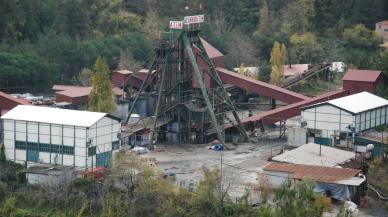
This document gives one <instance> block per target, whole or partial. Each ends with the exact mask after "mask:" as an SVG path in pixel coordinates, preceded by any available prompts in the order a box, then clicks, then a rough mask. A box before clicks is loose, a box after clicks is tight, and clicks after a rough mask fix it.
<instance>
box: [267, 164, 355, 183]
mask: <svg viewBox="0 0 388 217" xmlns="http://www.w3.org/2000/svg"><path fill="white" fill-rule="evenodd" d="M263 170H264V171H275V172H286V173H289V174H291V175H290V176H289V177H290V178H293V179H299V180H305V179H310V180H313V181H316V182H325V183H333V184H339V183H341V181H343V180H350V179H352V178H353V177H355V176H356V175H357V174H358V173H360V170H357V169H350V168H336V167H325V166H312V165H304V164H290V163H278V162H270V163H268V164H267V165H265V166H264V167H263Z"/></svg>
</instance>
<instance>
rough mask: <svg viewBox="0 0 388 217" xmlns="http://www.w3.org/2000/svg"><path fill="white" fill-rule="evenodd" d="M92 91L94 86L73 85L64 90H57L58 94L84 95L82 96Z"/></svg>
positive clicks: (69, 95) (73, 96)
mask: <svg viewBox="0 0 388 217" xmlns="http://www.w3.org/2000/svg"><path fill="white" fill-rule="evenodd" d="M91 91H92V87H77V86H75V87H72V88H67V89H66V90H63V91H58V92H56V93H57V94H60V95H64V96H68V97H72V98H75V97H82V96H89V94H90V92H91Z"/></svg>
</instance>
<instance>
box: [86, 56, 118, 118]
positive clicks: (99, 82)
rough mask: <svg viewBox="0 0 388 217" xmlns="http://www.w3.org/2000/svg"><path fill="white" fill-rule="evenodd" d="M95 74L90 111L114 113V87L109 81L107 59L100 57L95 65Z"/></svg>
mask: <svg viewBox="0 0 388 217" xmlns="http://www.w3.org/2000/svg"><path fill="white" fill-rule="evenodd" d="M94 70H95V73H94V74H93V76H92V83H93V85H92V91H91V93H90V98H89V103H88V110H89V111H95V112H105V113H113V112H114V111H115V110H116V103H115V101H114V95H113V91H112V88H113V85H112V82H111V81H110V79H109V74H110V72H109V67H108V64H107V62H106V60H105V59H103V58H101V57H98V58H97V60H96V63H95V64H94Z"/></svg>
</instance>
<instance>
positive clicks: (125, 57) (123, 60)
mask: <svg viewBox="0 0 388 217" xmlns="http://www.w3.org/2000/svg"><path fill="white" fill-rule="evenodd" d="M140 68H141V64H140V63H139V62H138V61H136V60H135V58H134V57H133V55H132V52H131V51H130V50H129V49H126V50H124V51H121V53H120V58H119V63H118V64H117V69H118V70H131V71H133V72H137V71H138V70H139V69H140Z"/></svg>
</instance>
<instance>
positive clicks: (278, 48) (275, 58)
mask: <svg viewBox="0 0 388 217" xmlns="http://www.w3.org/2000/svg"><path fill="white" fill-rule="evenodd" d="M286 58H287V49H286V46H285V45H284V44H282V45H280V43H279V42H275V43H274V45H273V48H272V51H271V60H270V62H271V68H272V71H271V79H270V83H271V84H275V85H280V84H281V83H282V80H283V65H284V64H285V61H286Z"/></svg>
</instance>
